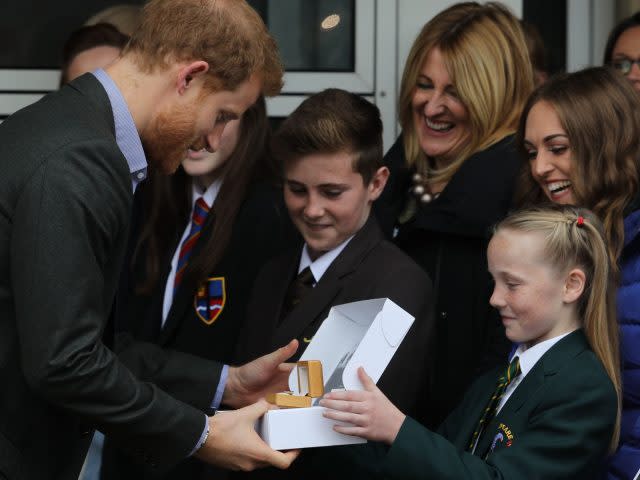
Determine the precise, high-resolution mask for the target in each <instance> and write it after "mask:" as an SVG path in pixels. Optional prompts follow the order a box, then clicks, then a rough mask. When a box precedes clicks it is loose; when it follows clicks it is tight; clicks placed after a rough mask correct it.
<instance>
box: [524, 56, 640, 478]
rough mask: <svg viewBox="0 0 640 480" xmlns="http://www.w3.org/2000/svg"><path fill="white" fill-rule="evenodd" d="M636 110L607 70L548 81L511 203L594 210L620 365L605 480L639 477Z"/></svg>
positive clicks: (535, 103) (529, 124) (529, 111)
mask: <svg viewBox="0 0 640 480" xmlns="http://www.w3.org/2000/svg"><path fill="white" fill-rule="evenodd" d="M639 136H640V103H639V100H638V97H637V93H636V92H635V90H634V89H633V87H632V86H631V84H630V83H629V82H627V81H626V80H625V78H624V77H622V76H621V75H619V74H618V73H617V72H615V71H614V70H613V69H609V68H607V67H598V68H588V69H585V70H582V71H579V72H575V73H572V74H568V75H562V76H560V77H556V78H554V79H552V80H551V81H550V82H549V83H547V84H545V85H544V86H542V87H541V88H540V89H538V90H536V91H535V92H534V93H533V94H532V96H531V98H530V99H529V101H528V103H527V105H526V107H525V109H524V113H523V116H522V120H521V122H520V128H519V131H518V135H517V142H518V144H519V146H520V147H521V149H522V151H523V153H524V155H525V157H526V159H527V160H526V163H525V165H524V166H523V167H524V168H523V172H522V173H523V175H522V178H521V184H520V186H519V195H520V198H519V199H518V200H517V203H519V204H521V205H524V204H527V203H529V204H531V203H539V202H542V201H548V200H550V201H552V202H554V203H560V204H574V205H579V206H582V207H586V208H589V209H591V210H592V211H594V212H595V213H596V214H597V215H598V216H599V217H600V218H601V219H602V221H603V223H604V226H605V230H606V233H607V241H608V244H609V255H610V257H611V260H612V263H613V264H614V265H617V266H618V267H619V276H618V277H619V278H618V280H619V287H618V304H617V313H618V323H619V326H620V349H621V366H622V388H623V398H622V422H621V431H620V444H619V446H618V448H617V451H616V452H615V454H614V455H613V456H612V457H611V458H610V460H609V462H608V465H607V467H606V470H607V473H606V478H608V479H611V480H614V479H615V480H634V478H635V477H636V475H637V473H638V471H639V470H640V197H639V195H638V182H639V173H638V172H639V162H640V143H639V142H638V137H639Z"/></svg>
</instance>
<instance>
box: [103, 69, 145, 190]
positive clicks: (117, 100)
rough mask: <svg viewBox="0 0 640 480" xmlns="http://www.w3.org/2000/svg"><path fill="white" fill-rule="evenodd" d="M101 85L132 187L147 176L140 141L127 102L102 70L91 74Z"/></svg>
mask: <svg viewBox="0 0 640 480" xmlns="http://www.w3.org/2000/svg"><path fill="white" fill-rule="evenodd" d="M92 73H93V75H94V76H95V77H96V78H97V79H98V81H99V82H100V83H101V84H102V86H103V87H104V89H105V90H106V92H107V96H108V97H109V102H110V103H111V109H112V110H113V123H114V125H115V130H116V143H117V144H118V147H119V148H120V151H122V154H123V155H124V158H125V159H126V160H127V163H128V164H129V171H130V172H131V178H132V181H133V183H134V186H135V185H137V184H138V183H139V182H141V181H142V180H144V179H145V178H146V176H147V158H146V157H145V154H144V150H143V148H142V141H141V140H140V135H139V134H138V130H137V129H136V124H135V123H134V121H133V117H132V116H131V112H130V111H129V107H128V106H127V102H126V101H125V99H124V97H123V96H122V92H120V89H119V88H118V86H117V85H116V84H115V82H114V81H113V79H112V78H111V77H110V76H109V74H107V72H105V71H104V70H103V69H101V68H100V69H98V70H96V71H94V72H92Z"/></svg>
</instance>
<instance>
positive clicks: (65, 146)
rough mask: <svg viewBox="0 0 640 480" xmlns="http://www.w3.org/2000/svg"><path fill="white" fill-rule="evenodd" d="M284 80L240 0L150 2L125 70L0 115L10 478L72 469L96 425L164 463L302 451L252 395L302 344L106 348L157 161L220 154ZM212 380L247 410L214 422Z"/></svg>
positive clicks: (280, 381) (0, 364)
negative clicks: (234, 125)
mask: <svg viewBox="0 0 640 480" xmlns="http://www.w3.org/2000/svg"><path fill="white" fill-rule="evenodd" d="M281 83H282V67H281V64H280V61H279V58H278V54H277V49H276V46H275V42H274V41H273V39H272V38H271V37H270V36H269V34H268V32H267V30H266V27H265V26H264V24H263V23H262V20H261V19H260V17H259V16H258V15H257V14H256V13H255V12H254V11H253V10H252V9H251V8H250V7H249V6H248V5H247V4H246V3H245V2H244V1H241V0H152V1H151V2H149V3H148V4H147V6H146V7H145V8H144V12H143V15H142V21H141V25H140V28H139V29H138V31H136V32H135V34H134V35H133V37H132V39H131V42H130V44H129V45H128V46H127V47H126V49H125V51H124V53H123V54H122V56H121V57H120V58H119V59H118V60H116V62H115V63H114V64H112V65H111V66H109V67H108V68H107V69H106V70H97V71H95V72H93V73H90V74H86V75H83V76H81V77H79V78H78V79H76V80H74V81H73V82H71V83H70V84H69V85H67V86H65V87H63V88H62V89H61V90H60V91H59V92H56V93H52V94H51V95H48V96H46V97H45V98H44V99H43V100H41V101H40V102H37V103H36V104H34V105H31V106H29V107H27V108H25V109H23V110H21V111H20V112H17V113H16V114H15V115H13V116H12V117H10V118H9V119H7V120H6V121H5V122H4V123H3V124H2V125H1V126H0V145H2V147H1V149H0V172H1V173H0V272H2V275H0V331H1V332H2V334H1V335H0V388H2V392H3V393H2V395H0V477H2V478H8V479H14V478H20V479H34V478H37V479H46V478H56V479H67V478H69V479H71V478H77V477H78V472H79V470H80V465H81V463H82V459H83V457H84V454H85V452H86V448H87V446H88V444H89V441H90V439H91V434H92V431H93V429H94V428H97V429H99V430H101V431H102V432H104V433H106V434H108V435H110V436H111V437H112V438H113V439H114V440H115V441H117V442H119V443H120V444H121V445H122V446H123V447H124V448H125V449H127V450H129V451H130V452H131V454H132V455H133V456H135V457H136V458H138V459H139V460H140V461H142V462H144V463H146V464H147V465H149V466H151V467H157V468H158V469H161V468H164V467H166V466H169V465H172V464H175V463H177V462H178V461H180V460H181V459H183V458H185V457H187V456H189V455H195V456H197V457H198V458H200V459H202V460H204V461H207V462H210V463H215V464H218V465H221V466H224V467H228V468H242V469H251V468H256V467H258V466H262V465H268V464H272V465H276V466H279V467H281V468H286V467H287V466H288V465H289V464H290V463H291V461H293V459H294V458H295V456H296V455H297V452H288V453H281V452H275V451H273V450H271V449H269V448H268V447H267V446H266V445H265V444H264V443H263V442H262V441H261V440H260V439H259V437H258V436H257V435H256V433H255V432H254V430H253V424H254V422H255V420H256V419H257V418H258V417H260V416H261V415H262V413H263V412H264V411H266V409H267V408H268V407H267V406H266V403H264V402H258V403H253V402H256V401H257V400H258V399H259V398H260V397H261V396H262V395H263V394H264V393H265V392H268V391H277V390H280V389H282V388H284V386H285V385H286V381H287V376H288V372H287V367H285V366H282V365H281V363H282V362H283V361H285V360H286V359H287V358H288V357H289V356H291V355H292V354H293V353H294V351H295V350H296V348H297V344H296V342H295V341H294V342H291V343H290V344H289V345H287V346H286V347H283V348H280V349H279V350H277V351H276V352H273V353H272V354H269V355H266V356H264V357H261V358H260V359H258V360H256V361H254V362H252V363H249V364H247V365H244V366H242V367H230V368H229V367H226V366H223V365H219V364H217V363H216V362H211V361H202V360H200V359H198V360H194V358H192V357H190V356H187V355H185V354H181V353H179V352H163V351H162V350H159V349H157V348H156V347H154V346H152V345H147V344H138V343H134V342H119V345H118V348H119V350H120V355H119V358H116V356H115V355H114V354H113V352H111V351H110V350H109V349H108V348H106V347H105V346H104V345H103V344H102V342H101V336H102V333H103V330H104V327H105V323H106V319H107V316H108V314H109V311H110V310H111V307H112V302H113V297H114V291H115V288H116V285H117V282H118V277H119V273H120V269H121V264H122V258H123V254H124V250H125V243H126V239H127V235H128V229H129V216H130V212H129V210H130V206H131V200H132V193H133V190H135V188H136V186H137V184H138V183H139V182H140V181H141V180H142V179H144V177H145V176H146V171H147V162H148V163H149V166H150V167H154V168H158V169H160V170H161V171H163V172H166V173H172V172H173V171H174V170H175V169H176V168H177V166H178V164H179V163H180V161H181V160H182V159H183V158H184V156H185V154H186V151H187V149H188V148H191V149H194V150H200V149H202V148H206V149H208V150H215V149H216V148H217V146H218V143H219V141H220V135H221V133H222V131H223V129H224V126H225V124H226V122H228V121H229V120H231V119H233V118H238V117H239V116H240V115H242V113H243V112H244V111H245V110H246V109H247V108H248V107H249V106H250V105H251V104H252V103H253V102H255V100H256V98H257V97H258V95H259V94H260V93H261V92H262V93H264V94H265V95H273V94H276V93H277V92H278V91H279V89H280V86H281ZM151 382H153V383H151ZM166 392H170V393H171V395H174V396H175V397H177V398H180V399H181V400H182V401H179V400H177V399H176V398H174V397H172V396H170V395H169V394H167V393H166ZM209 392H210V393H211V396H212V397H214V398H213V399H215V401H216V402H217V404H219V403H220V402H221V401H222V402H224V403H225V404H227V405H229V406H231V407H236V408H239V410H237V411H234V412H228V413H224V414H219V415H215V416H211V417H208V416H207V415H206V414H205V413H204V412H209V409H210V406H211V405H210V404H207V405H204V404H202V403H199V401H198V400H196V399H201V398H204V397H206V396H207V395H206V393H209ZM183 402H184V403H183ZM247 405H248V406H247ZM245 406H247V407H246V408H241V407H245Z"/></svg>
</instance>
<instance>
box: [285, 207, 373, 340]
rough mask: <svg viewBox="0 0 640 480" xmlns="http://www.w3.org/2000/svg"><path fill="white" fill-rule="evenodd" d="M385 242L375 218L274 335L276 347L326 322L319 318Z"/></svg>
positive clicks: (370, 218)
mask: <svg viewBox="0 0 640 480" xmlns="http://www.w3.org/2000/svg"><path fill="white" fill-rule="evenodd" d="M382 239H383V237H382V233H381V231H380V228H379V227H378V225H377V223H376V221H375V219H374V218H373V216H372V215H371V216H370V217H369V219H368V220H367V222H366V223H365V225H364V226H363V227H362V229H360V231H359V232H358V233H357V234H356V236H355V237H354V238H353V239H352V240H351V241H350V242H349V244H348V245H347V246H346V247H345V249H344V250H343V251H342V252H341V253H340V255H338V257H337V258H336V259H335V260H334V261H333V263H332V264H331V266H330V267H329V268H328V269H327V271H326V272H325V273H324V275H323V276H322V278H321V279H320V281H319V282H318V284H317V285H316V286H315V287H314V289H313V290H312V291H311V292H310V293H309V294H308V295H307V296H306V297H305V298H304V299H303V300H302V302H300V304H299V305H298V306H297V307H296V308H295V309H294V310H293V311H292V312H291V313H289V315H287V317H286V318H284V319H283V321H282V324H281V325H280V327H279V328H278V329H277V331H276V333H275V335H274V345H284V344H285V343H287V342H288V341H290V340H291V339H292V338H297V337H299V336H300V335H302V334H303V332H304V331H305V329H306V328H307V327H309V325H311V324H312V323H314V322H317V321H321V320H323V319H321V318H318V316H319V315H321V314H323V312H324V311H325V310H328V307H329V305H333V300H334V299H335V298H336V297H338V295H340V293H341V291H342V289H343V287H344V283H345V279H346V278H348V276H349V275H350V274H351V273H352V272H353V271H354V270H355V269H356V268H357V266H358V265H359V264H360V263H362V260H363V258H364V257H365V256H366V255H367V254H368V253H369V251H370V250H371V249H372V248H373V247H375V246H376V245H377V244H378V243H380V241H382ZM296 267H297V265H296ZM285 292H286V288H285ZM276 298H284V292H282V296H281V297H276Z"/></svg>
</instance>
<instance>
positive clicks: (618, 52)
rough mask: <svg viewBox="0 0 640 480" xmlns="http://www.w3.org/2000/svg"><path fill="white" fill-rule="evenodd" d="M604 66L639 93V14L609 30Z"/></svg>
mask: <svg viewBox="0 0 640 480" xmlns="http://www.w3.org/2000/svg"><path fill="white" fill-rule="evenodd" d="M604 64H605V65H610V66H612V67H613V68H615V69H616V70H617V71H618V72H620V73H621V74H622V75H624V76H625V77H626V78H627V80H629V82H631V85H633V88H635V89H636V91H637V92H640V12H636V13H634V14H633V15H631V16H630V17H628V18H625V19H624V20H622V21H621V22H620V23H619V24H618V25H616V26H615V27H614V28H613V30H611V33H610V34H609V38H608V39H607V44H606V46H605V48H604Z"/></svg>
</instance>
